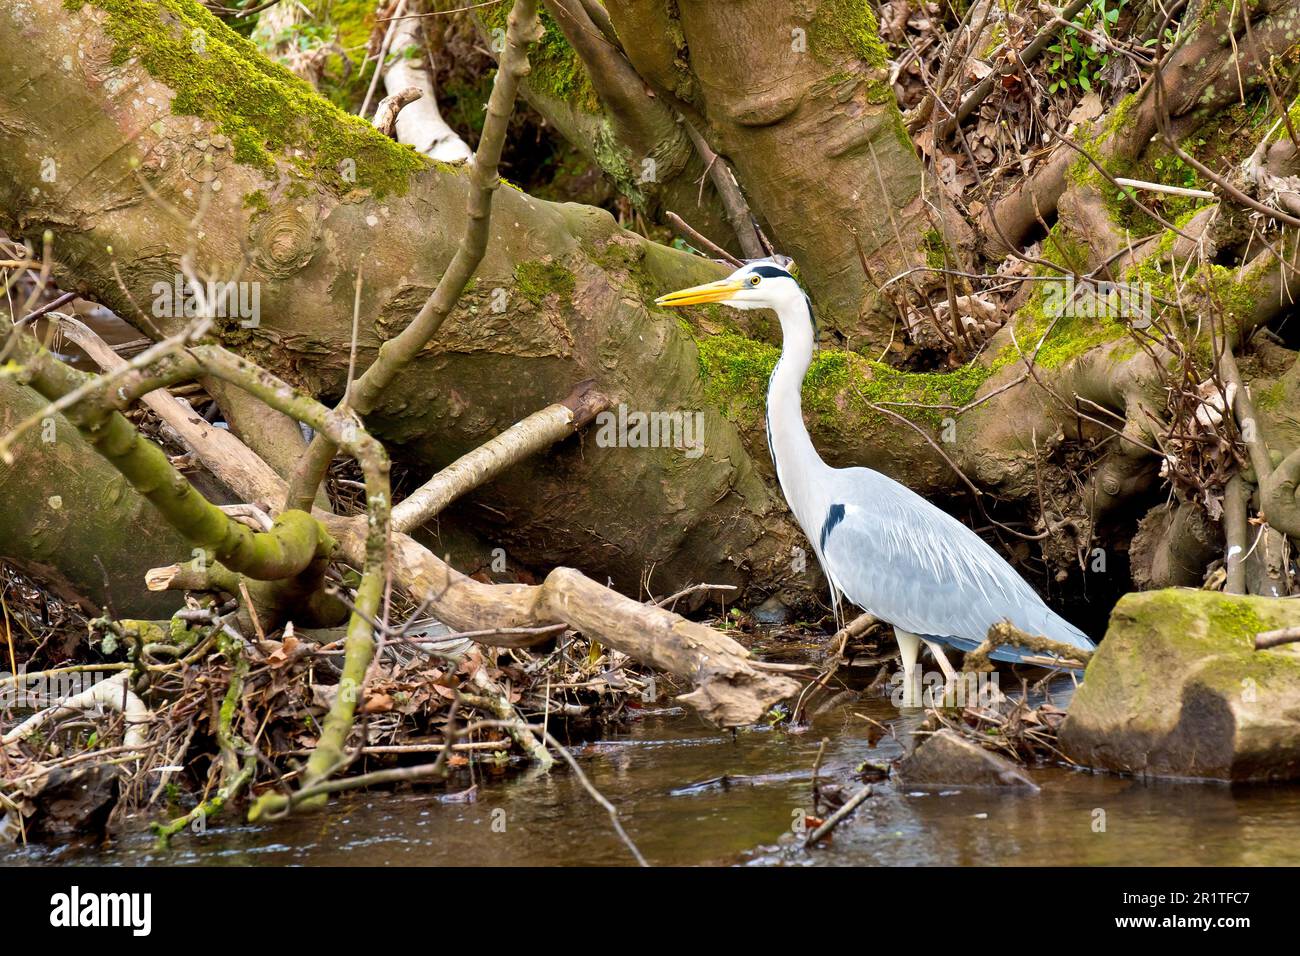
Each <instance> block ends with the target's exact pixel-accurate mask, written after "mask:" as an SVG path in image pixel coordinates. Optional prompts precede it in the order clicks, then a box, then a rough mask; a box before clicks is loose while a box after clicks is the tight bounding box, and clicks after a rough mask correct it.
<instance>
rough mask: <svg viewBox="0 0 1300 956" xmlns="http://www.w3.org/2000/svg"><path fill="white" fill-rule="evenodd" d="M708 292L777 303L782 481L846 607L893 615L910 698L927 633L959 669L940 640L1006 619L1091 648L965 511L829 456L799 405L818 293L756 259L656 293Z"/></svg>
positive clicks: (1003, 650)
mask: <svg viewBox="0 0 1300 956" xmlns="http://www.w3.org/2000/svg"><path fill="white" fill-rule="evenodd" d="M707 302H717V303H721V304H723V305H726V306H729V307H731V308H734V309H771V310H772V311H773V312H775V313H776V315H777V318H778V319H779V320H780V322H781V335H782V339H783V345H782V350H781V357H780V360H779V361H778V362H777V363H776V368H775V369H773V371H772V377H771V380H770V381H769V383H768V389H767V442H768V449H769V451H770V452H771V455H772V463H773V465H774V466H775V468H776V477H777V481H778V482H779V483H780V485H781V491H782V493H783V494H784V495H785V499H786V502H787V503H788V504H789V506H790V510H791V512H793V514H794V517H795V520H796V521H797V522H798V523H799V526H800V527H801V528H802V529H803V532H804V534H805V535H806V536H807V537H808V541H809V543H810V544H811V545H812V548H813V552H814V553H815V554H816V555H817V559H818V561H819V562H820V564H821V567H822V570H823V572H825V575H826V578H827V580H828V581H829V583H830V586H831V603H832V606H833V607H835V608H837V609H838V607H839V602H840V598H841V597H846V598H848V599H849V601H851V602H852V603H853V604H856V605H857V606H858V607H860V608H862V609H863V610H864V611H867V612H868V613H870V614H873V615H875V616H876V617H877V618H879V619H880V620H882V621H885V622H886V623H888V624H891V625H893V628H894V636H895V638H896V639H897V641H898V648H899V657H900V659H901V660H902V664H903V680H904V699H905V701H909V700H910V701H912V702H915V697H916V690H917V688H918V687H919V682H918V681H915V677H914V675H915V670H916V659H917V654H918V653H919V651H920V647H921V644H922V643H924V644H925V645H926V646H927V647H929V648H930V650H931V652H932V653H933V654H934V656H935V660H936V662H938V664H939V666H940V667H941V668H942V669H943V671H944V674H945V677H947V678H953V677H954V676H955V672H954V670H953V668H952V665H951V664H950V663H949V662H948V660H947V658H946V656H945V655H944V653H943V650H942V647H941V645H949V646H952V647H956V648H958V649H960V650H967V651H968V650H972V649H973V648H975V647H976V646H977V645H978V644H980V643H981V642H982V641H983V640H984V638H985V636H986V635H987V633H988V629H989V627H990V626H991V625H993V624H996V623H998V622H999V621H1002V620H1004V619H1009V620H1010V621H1011V623H1012V624H1014V625H1015V626H1016V627H1018V628H1020V629H1021V630H1023V631H1026V632H1028V633H1030V634H1037V635H1042V636H1044V637H1048V638H1050V639H1052V640H1054V641H1059V642H1061V643H1063V644H1069V645H1072V646H1074V647H1080V648H1086V649H1092V647H1093V646H1094V645H1093V643H1092V641H1091V640H1089V639H1088V637H1087V635H1086V634H1084V633H1083V632H1082V631H1080V630H1079V629H1078V628H1077V627H1075V626H1074V625H1073V624H1071V623H1069V622H1068V621H1066V620H1065V619H1064V618H1062V617H1061V616H1060V615H1058V614H1057V613H1056V612H1055V611H1053V610H1052V609H1051V608H1049V607H1048V606H1047V605H1046V604H1045V603H1044V602H1043V599H1042V598H1041V597H1039V596H1038V593H1037V592H1036V591H1034V589H1033V588H1032V587H1030V586H1029V584H1028V583H1027V582H1026V581H1025V580H1024V579H1023V578H1022V577H1021V576H1020V575H1019V574H1017V573H1016V571H1015V570H1014V569H1013V568H1012V567H1011V565H1009V564H1008V563H1007V562H1006V561H1005V560H1003V558H1002V557H1001V556H1000V555H999V554H998V553H997V552H996V551H994V550H993V548H991V547H990V546H989V545H988V544H986V543H985V541H984V540H983V539H982V538H980V536H979V535H977V534H976V533H975V532H974V531H972V530H971V529H970V528H968V527H966V525H964V524H962V523H961V522H960V521H958V520H957V519H956V518H954V517H952V516H951V515H949V514H947V513H946V512H944V511H942V510H940V509H939V508H937V507H935V506H934V505H932V504H931V503H930V502H928V501H927V500H925V499H924V498H922V497H921V496H920V495H918V494H916V492H914V491H912V490H911V489H910V488H907V487H906V486H904V485H902V484H900V483H898V482H897V481H894V480H893V479H892V478H889V477H887V476H886V475H882V474H881V473H880V472H877V471H873V470H872V469H870V468H832V467H830V466H829V465H827V464H826V463H825V462H824V461H822V458H821V456H820V455H819V454H818V453H817V449H816V448H815V447H814V446H813V443H812V438H811V437H810V436H809V434H808V429H807V428H806V427H805V426H804V421H803V413H802V409H801V403H800V392H801V389H802V385H803V379H804V375H805V373H806V372H807V371H808V366H809V364H810V363H811V362H812V356H813V349H814V346H815V344H816V343H815V338H816V324H815V320H814V318H813V313H812V303H811V302H810V301H809V299H808V297H807V295H805V294H804V291H803V289H802V288H800V286H799V283H798V282H797V281H796V280H795V279H794V277H793V276H792V275H791V274H790V272H789V271H788V270H787V269H786V268H784V266H783V265H782V264H781V263H780V262H778V261H777V260H775V259H760V260H756V261H753V262H750V263H748V264H746V265H744V266H742V267H741V268H740V269H738V270H737V271H736V272H734V273H732V274H731V275H730V276H729V277H727V278H726V279H723V280H721V281H718V282H710V283H708V284H706V285H700V286H693V287H691V288H689V289H682V290H680V291H678V292H673V293H669V294H668V295H664V296H660V297H659V298H658V299H656V300H655V303H656V304H657V305H661V306H687V305H696V304H701V303H707ZM990 656H992V657H994V658H996V659H998V660H1003V661H1013V662H1014V661H1018V660H1021V659H1022V658H1023V656H1024V654H1023V652H1021V651H1020V650H1019V649H1018V648H1012V647H999V648H997V649H996V650H995V651H994V652H993V654H991V655H990Z"/></svg>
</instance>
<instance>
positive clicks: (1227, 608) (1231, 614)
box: [1207, 597, 1268, 644]
mask: <svg viewBox="0 0 1300 956" xmlns="http://www.w3.org/2000/svg"><path fill="white" fill-rule="evenodd" d="M1207 616H1208V619H1209V622H1210V631H1211V633H1212V634H1214V635H1215V636H1222V637H1240V638H1247V639H1249V640H1250V642H1251V643H1252V644H1253V643H1254V641H1255V635H1256V634H1258V633H1260V631H1266V630H1268V626H1267V625H1266V624H1265V623H1264V621H1263V619H1262V618H1261V617H1260V616H1259V615H1258V614H1257V613H1256V612H1255V609H1254V608H1253V607H1251V605H1250V602H1249V601H1234V600H1232V599H1230V598H1226V597H1225V599H1224V600H1221V601H1216V602H1215V603H1213V604H1212V605H1210V607H1209V608H1208V609H1207Z"/></svg>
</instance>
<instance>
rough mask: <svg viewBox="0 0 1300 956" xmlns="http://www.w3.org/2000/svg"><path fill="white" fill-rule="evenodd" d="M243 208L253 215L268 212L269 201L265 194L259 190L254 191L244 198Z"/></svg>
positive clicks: (269, 207)
mask: <svg viewBox="0 0 1300 956" xmlns="http://www.w3.org/2000/svg"><path fill="white" fill-rule="evenodd" d="M244 208H245V209H251V210H252V211H253V213H254V215H258V214H261V213H265V212H269V211H270V209H271V201H270V200H269V199H267V198H266V193H264V192H263V191H262V190H260V189H255V190H254V191H253V192H251V193H249V194H248V195H247V196H245V197H244Z"/></svg>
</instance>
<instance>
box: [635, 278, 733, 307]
mask: <svg viewBox="0 0 1300 956" xmlns="http://www.w3.org/2000/svg"><path fill="white" fill-rule="evenodd" d="M744 287H745V284H744V283H743V282H741V281H740V280H739V279H723V280H722V281H720V282H709V283H706V284H705V285H693V286H691V287H690V288H689V289H681V290H679V291H677V292H669V293H668V294H667V295H661V296H660V297H659V298H657V299H655V305H667V306H679V305H701V304H702V303H705V302H725V301H727V300H728V299H730V298H731V297H732V296H733V295H735V294H736V293H737V292H739V291H740V290H741V289H743V288H744Z"/></svg>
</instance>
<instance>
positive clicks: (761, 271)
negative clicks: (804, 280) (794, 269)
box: [752, 266, 794, 279]
mask: <svg viewBox="0 0 1300 956" xmlns="http://www.w3.org/2000/svg"><path fill="white" fill-rule="evenodd" d="M752 271H753V272H754V273H755V274H756V275H760V276H762V277H763V278H764V279H793V278H794V276H792V275H790V273H788V272H786V271H785V270H784V269H780V268H778V267H777V266H754V268H753V270H752Z"/></svg>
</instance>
